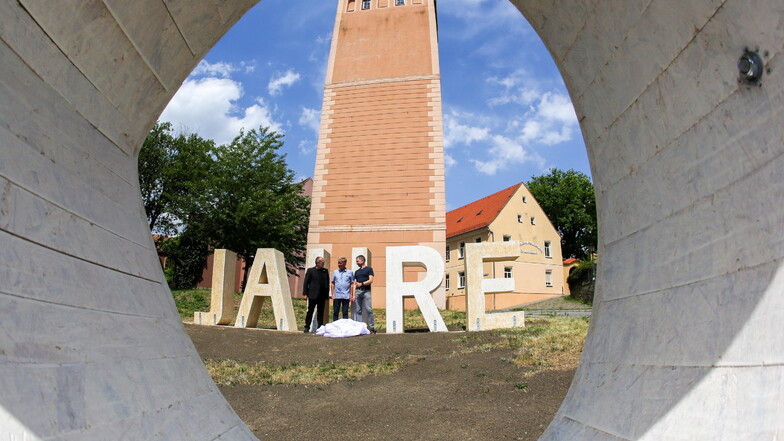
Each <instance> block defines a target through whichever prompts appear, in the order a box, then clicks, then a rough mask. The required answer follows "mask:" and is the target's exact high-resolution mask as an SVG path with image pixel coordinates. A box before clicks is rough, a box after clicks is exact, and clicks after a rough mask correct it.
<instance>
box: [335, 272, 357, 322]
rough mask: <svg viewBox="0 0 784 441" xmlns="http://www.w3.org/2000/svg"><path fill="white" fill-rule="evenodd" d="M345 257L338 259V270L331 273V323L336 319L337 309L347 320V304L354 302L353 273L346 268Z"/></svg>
mask: <svg viewBox="0 0 784 441" xmlns="http://www.w3.org/2000/svg"><path fill="white" fill-rule="evenodd" d="M346 261H347V259H346V258H345V257H341V258H340V259H338V269H336V270H335V271H333V272H332V298H333V299H334V303H333V305H332V309H333V311H332V321H336V320H337V319H338V308H339V309H340V311H341V312H342V313H343V318H344V319H347V318H348V304H349V302H352V301H354V272H353V271H351V270H350V269H347V268H346Z"/></svg>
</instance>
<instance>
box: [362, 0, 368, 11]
mask: <svg viewBox="0 0 784 441" xmlns="http://www.w3.org/2000/svg"><path fill="white" fill-rule="evenodd" d="M362 9H363V10H364V9H370V0H362Z"/></svg>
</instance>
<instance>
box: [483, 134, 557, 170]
mask: <svg viewBox="0 0 784 441" xmlns="http://www.w3.org/2000/svg"><path fill="white" fill-rule="evenodd" d="M487 153H488V156H489V157H490V159H489V160H487V161H481V160H478V159H472V160H471V162H472V163H473V164H474V167H476V169H477V170H478V171H479V172H480V173H483V174H486V175H489V176H493V175H495V174H496V173H497V172H498V171H499V170H505V169H507V168H509V167H510V166H512V165H519V164H523V163H527V162H534V163H536V164H539V165H540V166H541V165H542V164H544V159H543V158H541V157H540V156H539V155H537V154H536V153H532V152H529V151H528V150H527V149H526V148H525V147H524V146H523V145H522V144H520V143H519V142H517V141H515V140H513V139H510V138H507V137H505V136H501V135H495V136H493V139H492V147H490V149H489V150H488V152H487Z"/></svg>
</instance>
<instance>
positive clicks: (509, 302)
mask: <svg viewBox="0 0 784 441" xmlns="http://www.w3.org/2000/svg"><path fill="white" fill-rule="evenodd" d="M446 225H447V227H446V228H447V229H446V275H445V281H444V285H445V289H446V306H447V309H456V310H461V311H464V310H465V309H466V297H465V261H464V256H465V244H467V243H472V242H486V241H491V242H501V241H506V242H508V241H513V242H517V243H519V244H520V257H519V258H518V259H517V260H515V261H514V262H492V263H491V262H488V263H485V264H484V275H485V277H486V278H503V277H506V278H514V279H515V290H514V292H512V293H503V294H487V298H486V299H485V300H486V304H487V309H488V310H495V309H501V308H506V307H510V306H516V305H522V304H524V303H530V302H534V301H537V300H544V299H547V298H549V297H555V296H560V295H562V294H563V293H564V276H563V273H564V267H563V260H562V259H561V237H560V235H559V234H558V232H557V231H556V229H555V228H554V227H553V225H552V223H550V219H548V218H547V215H545V214H544V211H543V210H542V208H541V207H539V204H538V203H537V202H536V200H535V199H534V197H533V196H532V195H531V193H530V192H529V191H528V188H527V187H526V186H525V185H523V184H522V183H521V184H516V185H513V186H511V187H509V188H506V189H504V190H501V191H499V192H498V193H494V194H492V195H490V196H487V197H485V198H482V199H480V200H478V201H475V202H472V203H470V204H468V205H465V206H463V207H460V208H457V209H455V210H452V211H450V212H448V213H447V214H446Z"/></svg>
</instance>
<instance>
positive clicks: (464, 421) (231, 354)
mask: <svg viewBox="0 0 784 441" xmlns="http://www.w3.org/2000/svg"><path fill="white" fill-rule="evenodd" d="M186 330H187V332H188V334H189V335H190V336H191V339H192V340H193V342H194V344H195V346H196V349H197V350H198V351H199V354H200V355H201V356H202V358H228V359H234V360H241V361H248V362H265V363H270V364H281V365H282V364H289V363H292V362H299V363H302V364H307V363H313V362H315V361H318V360H329V361H332V362H341V361H368V362H370V361H384V360H393V359H402V360H406V361H407V364H406V366H405V367H404V368H403V369H402V370H401V371H399V372H396V373H393V374H389V375H380V376H371V377H366V378H363V379H360V380H355V381H343V382H338V383H333V384H330V385H326V386H289V385H264V386H259V385H255V386H227V387H221V388H220V389H221V392H222V393H223V395H224V396H225V397H226V399H227V400H228V401H229V403H230V404H231V406H232V407H233V408H234V410H235V411H236V412H237V414H239V416H240V417H241V418H242V420H243V421H245V423H246V424H247V425H248V427H249V428H250V429H251V430H252V431H253V432H254V433H255V434H256V436H257V437H258V438H259V439H261V440H265V441H266V440H273V441H274V440H286V441H293V440H308V441H312V440H355V439H365V440H536V439H537V438H538V437H539V435H540V434H541V433H542V432H543V431H544V429H545V428H546V427H547V425H548V424H549V423H550V421H551V420H552V418H553V416H554V415H555V412H556V411H557V410H558V407H559V405H560V404H561V401H563V398H564V396H565V395H566V392H567V390H568V388H569V384H570V383H571V381H572V377H573V375H574V371H573V370H569V371H549V372H543V373H539V374H536V375H534V376H532V377H531V378H523V374H524V373H525V371H526V368H521V367H518V366H516V365H514V364H513V363H510V362H509V360H510V359H511V357H512V350H511V349H507V348H504V349H499V348H496V349H490V350H487V351H484V352H482V351H471V350H461V349H466V348H468V349H470V348H471V347H476V346H479V345H482V344H486V343H490V342H495V341H497V337H494V336H493V334H492V333H490V332H479V333H471V334H465V333H427V332H422V333H406V334H396V335H388V334H376V335H367V336H361V337H352V338H337V339H331V338H326V337H319V336H316V335H313V334H301V333H284V332H275V331H266V330H257V329H235V328H228V327H212V326H197V325H186ZM466 352H467V353H466Z"/></svg>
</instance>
